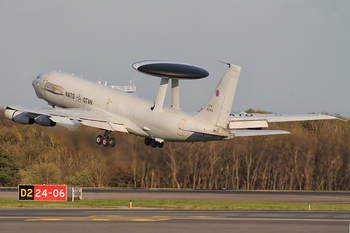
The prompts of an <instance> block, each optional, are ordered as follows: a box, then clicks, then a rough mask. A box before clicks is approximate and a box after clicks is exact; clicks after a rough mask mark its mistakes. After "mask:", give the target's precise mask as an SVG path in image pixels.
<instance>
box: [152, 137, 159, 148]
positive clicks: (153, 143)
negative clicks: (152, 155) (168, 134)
mask: <svg viewBox="0 0 350 233" xmlns="http://www.w3.org/2000/svg"><path fill="white" fill-rule="evenodd" d="M157 145H158V142H156V141H155V140H154V139H153V140H152V141H151V147H153V148H156V147H157Z"/></svg>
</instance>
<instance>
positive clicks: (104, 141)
mask: <svg viewBox="0 0 350 233" xmlns="http://www.w3.org/2000/svg"><path fill="white" fill-rule="evenodd" d="M109 141H110V140H109V137H105V138H103V140H102V145H103V146H105V147H107V146H109Z"/></svg>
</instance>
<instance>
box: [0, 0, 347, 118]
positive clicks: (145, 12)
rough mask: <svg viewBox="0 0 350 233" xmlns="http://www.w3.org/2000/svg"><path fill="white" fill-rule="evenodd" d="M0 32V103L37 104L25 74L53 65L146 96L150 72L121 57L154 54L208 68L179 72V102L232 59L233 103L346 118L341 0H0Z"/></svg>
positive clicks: (195, 99) (194, 105)
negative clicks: (202, 74)
mask: <svg viewBox="0 0 350 233" xmlns="http://www.w3.org/2000/svg"><path fill="white" fill-rule="evenodd" d="M0 32H1V36H0V67H1V72H0V75H1V76H0V80H1V85H0V106H2V107H6V106H7V105H21V106H28V107H36V106H38V107H45V106H46V104H45V102H44V101H43V100H39V99H37V97H36V95H35V92H34V90H33V88H32V86H31V81H32V80H33V79H34V78H35V77H36V76H37V75H38V74H39V73H43V72H49V71H53V70H62V71H67V72H71V73H74V74H77V75H83V77H84V78H86V79H90V80H93V81H96V80H97V79H98V77H99V76H101V79H102V81H105V80H106V81H107V82H108V84H109V85H128V84H129V81H130V80H133V79H135V81H136V86H137V95H140V96H141V97H143V98H146V99H148V100H155V98H156V94H157V90H158V85H159V82H160V80H159V79H158V78H156V77H151V76H147V75H145V74H142V73H138V72H137V71H135V70H134V69H132V68H131V65H132V63H134V62H136V61H140V60H150V59H154V60H163V59H164V60H172V61H179V62H185V63H190V64H194V65H198V66H200V67H203V68H205V69H207V70H208V71H209V73H210V75H209V76H208V77H207V78H205V79H201V80H196V81H182V80H181V81H180V106H181V107H182V109H183V110H184V111H189V112H193V111H196V110H198V109H200V108H201V107H203V106H204V105H205V103H206V102H207V101H208V99H209V97H210V95H211V94H212V92H213V91H214V89H215V87H216V85H217V83H218V82H219V80H220V79H221V77H222V75H223V74H224V73H225V71H226V68H227V67H226V66H225V65H224V64H222V63H219V62H217V61H218V60H222V61H225V62H230V63H233V64H235V65H239V66H241V67H242V72H241V76H240V80H239V82H238V87H237V91H236V96H235V99H234V102H233V107H232V110H233V111H235V112H238V111H244V110H246V109H248V108H253V109H263V110H268V111H272V112H275V113H308V112H316V113H321V112H329V113H330V114H340V115H342V116H345V117H350V106H349V104H348V102H349V100H350V92H349V91H348V89H349V87H350V71H349V65H350V43H349V42H350V2H349V1H347V0H344V1H336V0H332V1H324V0H300V1H299V0H295V1H283V0H268V1H258V0H251V1H233V0H227V1H226V0H216V1H206V0H191V1H186V0H177V1H165V0H162V1H161V0H159V1H152V0H148V1H120V0H119V1H104V0H101V1H90V0H84V1H74V0H69V1H65V0H60V1H35V0H32V1H17V0H11V1H7V0H6V1H5V0H0ZM168 96H169V97H170V89H169V90H168ZM166 104H167V105H170V98H167V99H166Z"/></svg>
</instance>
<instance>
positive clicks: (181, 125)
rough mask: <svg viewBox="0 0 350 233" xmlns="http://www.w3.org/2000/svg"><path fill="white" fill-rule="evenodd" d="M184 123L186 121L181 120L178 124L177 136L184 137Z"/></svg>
mask: <svg viewBox="0 0 350 233" xmlns="http://www.w3.org/2000/svg"><path fill="white" fill-rule="evenodd" d="M185 123H186V120H184V119H181V121H180V122H179V124H178V126H177V135H179V136H184V132H183V128H184V125H185Z"/></svg>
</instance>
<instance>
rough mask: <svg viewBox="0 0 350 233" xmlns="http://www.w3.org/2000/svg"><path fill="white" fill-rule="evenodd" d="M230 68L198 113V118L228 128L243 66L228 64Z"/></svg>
mask: <svg viewBox="0 0 350 233" xmlns="http://www.w3.org/2000/svg"><path fill="white" fill-rule="evenodd" d="M228 65H229V68H228V70H227V71H226V73H225V75H224V77H223V78H222V79H221V81H220V83H219V84H218V86H217V87H216V89H215V91H214V93H213V95H212V96H211V97H210V99H209V101H208V103H207V105H206V106H205V107H204V108H203V109H202V110H201V111H200V112H199V113H198V114H197V115H196V117H197V118H199V119H201V120H203V121H206V122H209V123H211V124H214V125H217V126H220V127H223V128H227V123H228V118H229V115H230V112H231V107H232V102H233V97H234V96H235V92H236V87H237V82H238V78H239V74H240V72H241V67H239V66H235V65H232V64H228Z"/></svg>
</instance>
